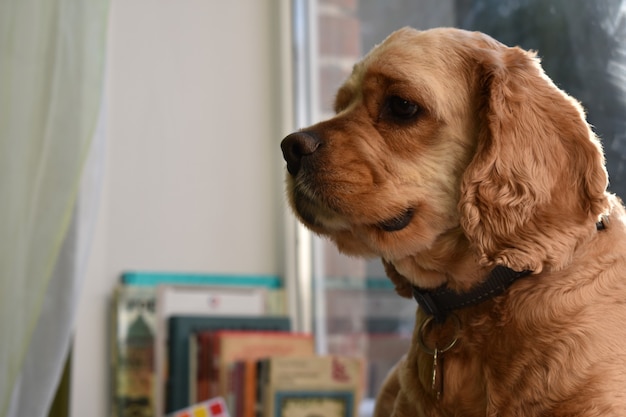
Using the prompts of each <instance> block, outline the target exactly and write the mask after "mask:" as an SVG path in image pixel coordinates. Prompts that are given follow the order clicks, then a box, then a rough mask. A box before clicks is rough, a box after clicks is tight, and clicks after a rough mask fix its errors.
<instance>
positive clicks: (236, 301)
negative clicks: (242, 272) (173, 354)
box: [154, 285, 269, 415]
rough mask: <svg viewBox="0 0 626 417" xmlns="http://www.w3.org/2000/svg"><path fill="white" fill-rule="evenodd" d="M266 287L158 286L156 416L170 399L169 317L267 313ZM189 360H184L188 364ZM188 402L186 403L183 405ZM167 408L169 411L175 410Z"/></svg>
mask: <svg viewBox="0 0 626 417" xmlns="http://www.w3.org/2000/svg"><path fill="white" fill-rule="evenodd" d="M267 298H268V295H267V288H264V287H258V288H253V287H226V286H222V287H216V286H212V285H202V286H190V285H159V286H157V299H156V329H157V331H156V342H155V347H154V361H155V362H154V363H155V365H154V369H155V374H156V379H157V383H156V384H155V390H154V393H155V402H156V404H157V415H162V414H163V413H162V410H163V408H160V407H161V406H162V405H164V403H165V402H166V401H167V400H165V398H166V393H165V389H166V386H165V385H166V382H167V369H168V368H167V335H168V333H167V320H168V318H169V317H171V316H174V315H196V316H211V317H231V316H242V317H251V316H265V315H268V314H269V307H268V303H267ZM188 366H189V363H188V362H187V363H185V367H188ZM184 405H187V404H184ZM172 410H173V409H172V408H168V409H167V410H166V411H167V412H170V411H172Z"/></svg>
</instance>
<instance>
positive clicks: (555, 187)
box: [283, 29, 626, 417]
mask: <svg viewBox="0 0 626 417" xmlns="http://www.w3.org/2000/svg"><path fill="white" fill-rule="evenodd" d="M398 100H400V101H398ZM407 103H408V104H407ZM413 104H415V105H417V107H411V105H413ZM335 107H336V112H337V115H336V116H335V117H334V118H332V119H330V120H327V121H324V122H321V123H319V124H317V125H315V126H312V127H309V128H307V129H304V131H302V132H300V133H297V134H295V136H293V135H292V136H290V137H288V138H286V139H285V141H284V142H283V151H284V152H285V157H286V159H287V161H288V167H289V169H290V173H291V174H289V175H288V176H287V187H288V196H289V199H290V202H291V204H292V206H293V208H294V211H295V213H296V214H297V215H298V216H299V218H300V219H301V221H302V222H303V223H304V224H305V225H307V227H309V228H310V229H311V230H313V231H315V232H316V233H318V234H321V235H324V236H327V237H329V238H330V239H331V240H333V241H334V242H335V243H336V244H337V246H338V247H339V249H340V250H341V251H343V252H345V253H348V254H351V255H356V256H364V257H374V256H376V257H380V258H382V259H383V262H384V264H385V267H386V270H387V273H388V275H389V277H390V279H391V280H392V281H393V282H394V283H395V285H396V288H397V291H398V293H399V294H400V295H402V296H410V294H411V286H413V285H415V286H419V287H422V288H435V287H438V286H440V285H443V284H445V285H447V286H448V287H449V288H451V289H454V290H458V291H463V290H467V289H469V288H471V287H472V286H473V285H474V284H476V283H479V282H481V281H482V280H484V279H485V277H486V276H487V275H488V274H489V271H490V270H491V269H492V268H493V266H494V265H505V266H508V267H510V268H512V269H515V270H526V269H528V270H532V271H533V274H532V275H531V276H529V277H526V278H523V279H521V280H519V281H517V282H516V283H515V284H513V285H512V286H511V288H510V289H509V290H508V291H507V292H505V293H504V294H503V295H501V296H498V297H496V298H494V299H491V300H489V301H486V302H484V303H482V304H479V305H477V306H474V307H469V308H465V309H462V310H459V311H458V313H457V315H458V317H459V319H460V322H461V330H460V332H459V340H458V343H457V344H456V345H455V346H454V348H453V349H452V350H450V351H449V352H447V353H446V354H445V357H444V362H443V363H444V368H445V370H444V379H443V380H444V391H443V396H442V398H441V399H439V400H437V399H436V397H435V395H434V392H433V390H432V389H431V386H430V378H431V370H432V356H431V355H429V354H427V353H424V352H423V351H422V350H421V349H420V348H419V347H418V343H417V339H416V338H417V330H416V331H415V335H414V341H413V345H412V348H411V349H410V351H409V352H407V356H406V359H405V360H403V361H402V362H400V363H399V364H398V366H397V367H396V368H395V370H394V371H393V372H392V374H391V375H390V377H389V378H388V380H387V383H386V384H385V388H383V391H382V392H381V394H380V396H379V401H378V403H377V409H376V415H377V417H381V416H394V417H409V416H410V417H413V416H466V417H470V416H618V415H620V416H621V415H626V258H625V255H626V230H625V223H624V215H625V214H624V209H623V207H622V205H621V203H620V202H619V201H618V200H617V199H616V198H615V197H614V196H612V195H610V194H608V193H607V192H606V186H607V176H606V171H605V169H604V158H603V155H602V150H601V147H600V145H599V142H598V140H597V139H596V137H595V135H594V134H593V132H592V131H591V129H590V127H589V125H588V124H587V123H586V122H585V118H584V114H583V111H582V109H581V107H580V106H579V104H578V103H577V102H576V101H575V100H574V99H572V98H570V97H568V96H567V95H566V94H565V93H563V92H562V91H560V90H559V89H558V88H556V87H555V86H554V84H553V83H552V82H551V81H550V79H548V78H547V77H546V75H545V74H544V73H543V71H542V69H541V67H540V65H539V61H538V60H537V59H536V58H535V56H534V55H533V54H532V53H529V52H526V51H523V50H521V49H519V48H510V47H506V46H504V45H502V44H500V43H498V42H497V41H495V40H493V39H491V38H490V37H488V36H486V35H483V34H480V33H471V32H465V31H461V30H456V29H434V30H429V31H423V32H418V31H415V30H412V29H403V30H400V31H398V32H396V33H394V34H392V35H391V36H390V37H389V38H388V39H387V40H385V41H384V42H383V43H382V44H381V45H379V46H377V47H376V48H374V49H373V50H372V51H371V52H370V53H369V54H368V55H367V56H366V57H365V58H364V59H363V60H362V61H361V62H360V63H358V64H357V65H356V66H355V67H354V70H353V73H352V75H351V76H350V78H349V79H348V80H347V81H346V82H345V84H344V85H343V86H342V87H341V89H340V90H339V92H338V94H337V99H336V106H335ZM415 109H417V110H416V111H415V113H414V114H413V111H414V110H415ZM407 115H410V117H404V116H407ZM303 134H304V135H305V136H302V135H303ZM307 135H308V136H307ZM312 138H313V139H312ZM601 216H607V217H606V219H607V220H605V222H604V223H605V225H606V230H600V231H598V230H596V222H597V221H598V220H599V219H600V218H601ZM423 320H424V313H423V311H422V310H421V309H418V311H417V323H418V324H419V323H421V322H422V321H423ZM418 327H419V326H418ZM452 327H454V324H453V323H451V322H450V320H448V321H447V322H446V323H445V324H444V325H443V326H441V328H437V327H435V328H433V330H432V331H430V332H429V334H428V336H427V337H428V339H429V340H428V342H429V343H435V340H436V339H438V338H440V336H439V333H440V332H450V331H452V330H451V328H452ZM442 337H443V336H442ZM430 339H432V340H430Z"/></svg>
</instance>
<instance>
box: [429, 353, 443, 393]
mask: <svg viewBox="0 0 626 417" xmlns="http://www.w3.org/2000/svg"><path fill="white" fill-rule="evenodd" d="M431 388H432V390H433V391H434V392H435V395H436V396H437V400H439V399H440V398H441V394H442V393H443V352H441V351H440V350H439V349H437V348H435V349H434V353H433V373H432V385H431Z"/></svg>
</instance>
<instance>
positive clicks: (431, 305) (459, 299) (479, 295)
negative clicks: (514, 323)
mask: <svg viewBox="0 0 626 417" xmlns="http://www.w3.org/2000/svg"><path fill="white" fill-rule="evenodd" d="M530 273H531V271H521V272H519V271H514V270H512V269H510V268H507V267H506V266H502V265H498V266H496V267H495V268H494V269H493V270H492V271H491V274H489V277H487V279H486V280H485V281H483V282H482V283H480V284H479V285H477V286H475V287H473V288H472V289H471V290H469V291H467V292H462V293H459V292H456V291H454V290H451V289H450V288H447V287H446V285H445V284H444V285H442V286H441V287H439V288H436V289H434V290H425V289H422V288H419V287H415V286H414V287H413V298H415V301H417V304H419V306H420V307H421V308H423V309H424V311H425V312H426V314H428V315H429V316H433V319H434V320H435V322H436V323H443V322H444V321H446V318H447V317H448V314H450V313H451V312H453V311H454V310H459V309H461V308H464V307H469V306H472V305H475V304H479V303H481V302H483V301H485V300H488V299H490V298H493V297H496V296H498V295H500V294H502V293H503V292H504V291H506V289H507V288H509V286H510V285H511V284H513V283H514V282H515V281H516V280H517V279H519V278H522V277H525V276H527V275H529V274H530Z"/></svg>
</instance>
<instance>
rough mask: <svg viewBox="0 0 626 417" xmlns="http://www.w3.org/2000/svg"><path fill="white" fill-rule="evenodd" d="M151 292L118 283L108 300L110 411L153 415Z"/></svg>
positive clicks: (120, 415)
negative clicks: (109, 321) (109, 302)
mask: <svg viewBox="0 0 626 417" xmlns="http://www.w3.org/2000/svg"><path fill="white" fill-rule="evenodd" d="M154 301H155V299H154V291H153V290H151V289H150V288H145V287H136V286H126V285H124V286H122V285H120V286H117V287H116V288H115V290H114V293H113V297H112V303H111V323H110V324H111V335H112V337H111V347H110V355H111V383H112V387H111V393H112V397H113V398H112V406H111V414H112V415H113V416H114V417H131V416H136V415H142V416H144V415H154V412H155V411H154V410H155V404H154V397H153V389H154V381H155V376H154V364H153V361H152V358H153V355H154V337H155V330H156V325H155V319H154V318H155V316H154Z"/></svg>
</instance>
